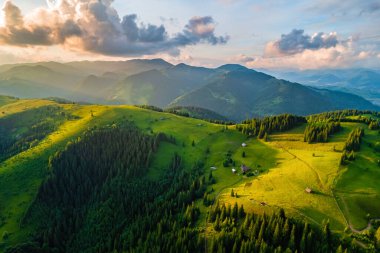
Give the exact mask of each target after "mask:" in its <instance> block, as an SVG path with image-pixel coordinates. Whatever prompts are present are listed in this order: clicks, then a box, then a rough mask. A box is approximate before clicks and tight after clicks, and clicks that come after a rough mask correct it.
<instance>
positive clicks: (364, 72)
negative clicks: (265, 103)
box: [269, 68, 380, 105]
mask: <svg viewBox="0 0 380 253" xmlns="http://www.w3.org/2000/svg"><path fill="white" fill-rule="evenodd" d="M269 73H271V74H273V75H274V76H276V77H278V78H282V79H286V80H289V81H293V82H298V83H302V84H305V85H309V86H313V87H319V88H328V89H330V90H340V91H344V92H349V93H353V94H356V95H359V96H362V97H364V98H365V99H367V100H369V101H371V102H373V103H375V104H377V105H380V70H370V69H364V68H356V69H326V70H305V71H298V72H297V71H290V72H284V71H277V72H271V71H269Z"/></svg>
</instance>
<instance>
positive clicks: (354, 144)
mask: <svg viewBox="0 0 380 253" xmlns="http://www.w3.org/2000/svg"><path fill="white" fill-rule="evenodd" d="M363 136H364V130H363V128H360V127H359V128H355V129H354V130H352V131H351V132H350V134H349V135H348V138H347V140H346V143H345V144H344V148H343V154H342V158H341V164H345V163H346V161H353V160H355V152H357V151H359V150H360V144H361V142H362V137H363Z"/></svg>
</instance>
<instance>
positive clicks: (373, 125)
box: [307, 110, 380, 130]
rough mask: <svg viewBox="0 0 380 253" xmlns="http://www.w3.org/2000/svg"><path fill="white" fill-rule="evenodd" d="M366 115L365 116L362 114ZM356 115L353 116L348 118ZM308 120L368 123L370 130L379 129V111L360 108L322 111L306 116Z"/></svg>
mask: <svg viewBox="0 0 380 253" xmlns="http://www.w3.org/2000/svg"><path fill="white" fill-rule="evenodd" d="M363 115H367V116H363ZM350 116H356V117H355V118H349V117H350ZM307 118H308V120H309V121H324V120H330V121H338V122H357V123H363V124H366V125H368V128H369V129H370V130H378V129H380V112H374V111H360V110H343V111H334V112H324V113H321V114H316V115H311V116H309V117H307Z"/></svg>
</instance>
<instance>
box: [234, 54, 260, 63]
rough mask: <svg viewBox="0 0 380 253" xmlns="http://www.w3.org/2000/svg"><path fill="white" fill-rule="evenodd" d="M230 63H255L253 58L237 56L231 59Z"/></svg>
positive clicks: (243, 55) (242, 55)
mask: <svg viewBox="0 0 380 253" xmlns="http://www.w3.org/2000/svg"><path fill="white" fill-rule="evenodd" d="M231 61H233V62H238V63H249V62H253V61H255V57H251V56H247V55H245V54H239V55H236V56H234V57H232V58H231Z"/></svg>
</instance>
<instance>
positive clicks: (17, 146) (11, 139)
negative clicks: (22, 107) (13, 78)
mask: <svg viewBox="0 0 380 253" xmlns="http://www.w3.org/2000/svg"><path fill="white" fill-rule="evenodd" d="M66 119H69V120H70V119H73V116H72V115H70V114H69V113H67V112H65V111H64V110H63V109H62V108H61V107H58V106H44V107H40V108H37V109H32V110H28V111H24V112H20V113H16V114H11V115H9V116H6V117H4V118H0V162H1V161H3V160H5V159H7V158H9V157H11V156H13V155H15V154H17V153H19V152H21V151H24V150H26V149H28V148H30V147H33V146H35V145H37V144H38V142H39V141H40V140H42V139H43V138H45V137H46V136H47V135H48V134H49V133H52V132H54V131H55V130H56V129H57V127H58V126H59V125H60V124H61V123H62V122H63V121H64V120H66Z"/></svg>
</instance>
